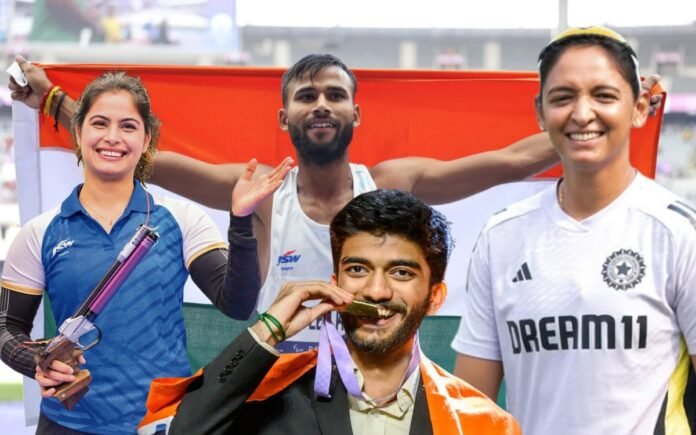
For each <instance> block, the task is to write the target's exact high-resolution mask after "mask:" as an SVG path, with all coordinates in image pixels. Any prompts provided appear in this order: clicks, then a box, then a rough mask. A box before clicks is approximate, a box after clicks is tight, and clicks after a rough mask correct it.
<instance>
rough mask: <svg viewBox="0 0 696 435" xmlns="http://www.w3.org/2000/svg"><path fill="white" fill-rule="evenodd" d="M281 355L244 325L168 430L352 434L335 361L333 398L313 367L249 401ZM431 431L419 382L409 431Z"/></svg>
mask: <svg viewBox="0 0 696 435" xmlns="http://www.w3.org/2000/svg"><path fill="white" fill-rule="evenodd" d="M276 360H277V357H276V356H274V355H272V354H270V353H269V352H268V351H267V350H266V349H264V348H263V347H262V346H261V345H259V344H258V343H257V342H256V341H255V340H254V339H253V337H252V336H251V335H250V334H249V332H248V331H246V330H245V331H244V332H243V333H242V334H240V335H239V336H238V337H237V338H236V339H235V340H234V341H233V342H232V343H230V344H229V345H228V346H227V347H226V348H225V349H224V350H223V351H222V353H221V354H220V355H218V356H217V357H216V358H215V359H214V360H213V361H212V362H211V363H210V364H208V365H207V366H206V367H205V369H204V371H203V376H201V377H200V378H198V379H196V380H195V381H194V382H193V383H192V384H191V385H190V386H189V388H188V392H187V393H186V395H185V396H184V399H183V401H182V402H181V405H180V406H179V410H178V411H177V414H176V417H175V418H174V421H173V422H172V425H171V428H170V431H169V433H170V434H182V435H183V434H186V435H189V434H240V435H242V434H243V435H247V434H250V435H251V434H264V435H265V434H298V435H315V434H316V435H320V434H322V435H353V431H352V428H351V425H350V415H349V405H348V397H347V392H346V389H345V387H344V386H343V383H342V382H340V378H339V376H338V373H337V370H336V369H335V366H334V370H333V373H332V379H331V395H332V397H331V398H330V399H325V398H323V397H317V396H316V394H315V393H314V373H315V370H314V369H312V370H310V371H308V372H307V373H305V374H304V375H303V376H302V377H300V378H299V379H298V380H296V381H295V382H294V383H292V384H291V385H290V386H289V387H287V388H286V389H285V390H283V391H282V392H280V393H279V394H276V395H275V396H273V397H271V398H269V399H267V400H264V401H260V402H249V403H245V400H246V399H247V398H248V397H249V396H250V395H251V394H252V393H253V392H254V390H255V389H256V387H257V386H258V385H259V384H260V383H261V380H262V379H263V377H264V376H265V375H266V373H267V372H268V371H269V370H270V368H271V366H273V364H274V363H275V361H276ZM432 433H433V432H432V426H431V423H430V414H429V412H428V405H427V402H426V396H425V390H424V388H423V383H422V381H420V382H419V385H418V392H417V393H416V400H415V403H414V409H413V418H412V420H411V430H410V434H411V435H430V434H432Z"/></svg>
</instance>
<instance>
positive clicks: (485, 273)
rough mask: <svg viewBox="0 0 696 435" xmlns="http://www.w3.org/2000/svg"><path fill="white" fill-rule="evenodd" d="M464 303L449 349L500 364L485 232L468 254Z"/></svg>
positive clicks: (500, 357) (500, 356)
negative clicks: (469, 259)
mask: <svg viewBox="0 0 696 435" xmlns="http://www.w3.org/2000/svg"><path fill="white" fill-rule="evenodd" d="M464 300H465V303H464V313H463V315H462V319H461V321H460V323H459V330H458V331H457V335H455V337H454V340H453V341H452V348H453V349H454V350H456V351H457V352H459V353H461V354H464V355H469V356H473V357H477V358H483V359H488V360H495V361H500V360H501V359H502V355H501V352H500V344H499V340H498V329H497V325H496V319H495V310H494V307H493V294H492V289H491V274H490V266H489V255H488V242H487V239H486V233H485V229H484V232H483V233H481V235H480V236H479V240H478V242H476V246H475V248H474V252H473V253H472V255H471V261H470V263H469V273H468V278H467V285H466V296H465V298H464Z"/></svg>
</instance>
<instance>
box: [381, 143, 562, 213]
mask: <svg viewBox="0 0 696 435" xmlns="http://www.w3.org/2000/svg"><path fill="white" fill-rule="evenodd" d="M556 163H558V154H556V151H555V150H554V149H553V147H552V146H551V142H550V140H549V138H548V135H547V134H546V133H539V134H535V135H532V136H529V137H526V138H524V139H522V140H520V141H518V142H515V143H513V144H512V145H509V146H507V147H505V148H502V149H499V150H495V151H487V152H483V153H479V154H473V155H470V156H466V157H462V158H459V159H456V160H449V161H443V160H437V159H431V158H425V157H405V158H401V159H394V160H388V161H385V162H383V163H380V164H378V165H377V166H375V167H374V168H373V169H372V176H373V177H374V179H375V182H376V183H377V185H378V186H379V187H382V188H389V189H400V190H405V191H409V192H412V193H413V194H414V195H416V196H417V197H419V198H420V199H422V200H423V201H425V202H427V203H429V204H445V203H448V202H453V201H457V200H459V199H462V198H466V197H467V196H470V195H473V194H475V193H478V192H481V191H483V190H486V189H488V188H490V187H493V186H496V185H498V184H502V183H509V182H512V181H519V180H524V179H525V178H527V177H530V176H532V175H534V174H536V173H538V172H540V171H542V170H544V169H547V168H549V167H551V166H553V165H554V164H556Z"/></svg>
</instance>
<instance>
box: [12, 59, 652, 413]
mask: <svg viewBox="0 0 696 435" xmlns="http://www.w3.org/2000/svg"><path fill="white" fill-rule="evenodd" d="M45 67H46V71H47V73H48V75H49V77H50V78H51V80H52V81H53V82H54V83H56V84H59V85H60V86H61V87H62V88H63V89H64V90H65V91H67V92H68V94H69V95H70V96H72V97H73V98H76V97H77V96H79V94H80V92H81V91H82V89H83V88H84V86H85V85H86V84H87V83H88V82H89V81H90V80H92V79H93V78H95V77H96V76H97V75H99V74H100V73H102V72H104V71H107V70H126V71H128V72H129V73H130V74H133V75H137V76H140V77H141V79H142V80H143V82H144V83H145V85H146V87H147V89H148V91H149V93H150V96H151V99H152V104H153V110H154V112H155V113H156V114H157V115H158V116H159V117H160V119H161V120H162V135H161V139H160V147H159V148H160V149H162V150H169V151H176V152H179V153H183V154H187V155H190V156H193V157H196V158H198V159H202V160H206V161H209V162H218V163H219V162H246V161H248V160H249V159H250V158H252V157H256V158H257V159H258V160H259V161H261V162H263V163H266V164H269V165H275V164H277V163H279V162H280V161H281V160H282V158H283V157H284V156H286V155H294V150H293V148H292V145H291V143H290V141H289V138H288V135H287V134H286V133H285V132H283V131H281V130H280V129H279V128H278V125H277V116H278V109H279V108H280V107H281V106H282V102H281V98H280V77H281V74H282V70H280V69H271V68H222V67H171V66H137V65H118V66H116V65H55V66H54V65H47V66H45ZM355 73H356V75H357V77H358V92H357V95H356V102H357V103H358V104H359V105H360V107H361V113H362V124H361V125H360V127H359V128H357V129H356V131H355V135H354V138H353V143H352V144H351V146H350V151H349V152H350V159H351V161H353V162H357V163H363V164H366V165H368V166H371V165H374V164H376V163H378V162H381V161H383V160H387V159H392V158H398V157H406V156H426V157H434V158H438V159H446V160H449V159H455V158H458V157H462V156H466V155H470V154H474V153H479V152H482V151H487V150H493V149H496V148H500V147H503V146H505V145H508V144H510V143H513V142H515V141H516V140H519V139H520V138H523V137H525V136H528V135H530V134H533V133H536V132H538V130H539V127H538V124H537V122H536V119H535V114H534V106H533V98H534V95H535V94H536V93H537V92H538V89H539V82H538V79H537V75H536V73H531V72H477V71H403V70H399V71H395V70H355ZM661 115H662V112H661V111H660V112H659V115H658V116H655V117H651V118H650V120H649V121H648V123H647V125H646V126H645V127H643V128H642V129H640V130H636V131H634V134H633V137H632V142H631V159H632V162H633V164H634V166H635V167H637V168H638V169H639V170H640V171H641V172H642V173H643V174H645V175H647V176H649V177H654V174H655V161H656V156H657V144H658V137H659V131H660V125H661V120H662V116H661ZM13 123H14V136H15V141H16V156H17V190H18V196H19V202H20V214H21V220H22V222H26V221H27V220H28V219H30V218H32V217H34V216H36V215H37V214H39V213H41V212H42V211H44V210H47V209H49V208H52V207H55V206H57V205H58V204H60V202H61V201H62V200H63V199H64V198H65V197H66V196H67V195H68V194H69V192H70V191H71V189H72V188H73V187H74V186H75V185H76V184H77V183H79V182H80V181H81V169H80V168H79V167H77V165H76V159H75V155H74V152H73V149H74V148H73V145H72V143H71V140H70V135H69V134H68V133H67V132H66V131H65V130H63V129H62V128H60V129H59V132H58V133H56V132H54V131H53V128H52V125H53V119H42V118H41V117H40V116H39V115H38V114H37V113H36V111H35V110H31V109H28V108H27V107H26V106H23V105H22V104H18V103H14V106H13ZM559 175H560V171H559V169H558V168H556V169H554V170H551V171H549V172H547V173H544V174H541V175H539V176H538V177H537V178H535V179H533V180H530V181H525V182H520V183H513V184H508V185H504V186H498V187H495V188H492V189H489V190H488V191H486V192H483V193H480V194H478V195H475V196H473V197H470V198H468V199H466V200H462V201H458V202H456V203H453V204H448V205H444V206H439V207H438V208H440V209H441V210H442V211H443V212H444V213H445V214H446V216H447V217H448V218H449V220H450V221H451V222H452V228H453V236H454V238H455V240H456V249H455V251H454V253H453V255H452V257H451V260H450V265H449V270H448V272H447V276H446V281H447V283H448V287H449V296H448V300H447V303H446V304H445V306H444V308H443V309H442V310H441V314H448V315H459V313H461V311H462V303H463V300H462V296H463V294H464V286H465V282H466V270H467V264H468V257H469V253H470V252H471V250H472V247H473V244H474V242H475V240H476V237H477V235H478V232H479V230H480V229H481V227H482V225H483V223H484V221H485V220H486V218H487V217H488V216H490V215H491V214H492V213H494V212H496V211H498V210H500V209H502V208H503V207H504V206H505V205H506V204H508V203H510V202H513V201H516V200H518V199H522V198H524V197H526V196H529V195H531V194H533V193H535V192H537V191H539V190H540V189H541V188H543V187H545V186H546V185H548V183H551V182H553V180H554V178H555V177H558V176H559ZM151 187H152V189H153V190H158V189H157V188H156V187H154V186H151ZM210 188H215V186H211V187H210ZM165 193H167V194H169V193H168V192H165ZM209 212H210V214H211V215H212V216H213V218H214V220H215V221H216V222H217V223H218V224H219V225H220V229H221V230H223V234H226V232H225V230H226V225H227V220H228V219H227V213H226V212H220V211H213V210H209ZM185 299H186V301H188V302H196V303H207V299H205V298H204V296H203V295H202V293H201V292H200V291H198V290H197V289H196V288H195V286H193V285H192V284H190V283H189V286H188V287H187V290H186V296H185ZM38 317H39V319H37V326H36V327H35V328H34V330H35V331H39V332H38V333H37V334H39V335H41V331H42V330H43V328H42V327H41V326H40V325H39V323H40V319H41V318H42V316H41V315H39V316H38ZM28 384H31V388H35V386H34V383H28ZM28 396H29V394H28ZM32 397H33V398H32V399H30V400H31V402H32V403H31V404H30V405H28V406H27V410H28V411H31V413H29V414H28V420H29V421H30V422H31V421H34V419H35V418H36V413H37V410H38V405H36V401H37V400H38V397H37V395H32Z"/></svg>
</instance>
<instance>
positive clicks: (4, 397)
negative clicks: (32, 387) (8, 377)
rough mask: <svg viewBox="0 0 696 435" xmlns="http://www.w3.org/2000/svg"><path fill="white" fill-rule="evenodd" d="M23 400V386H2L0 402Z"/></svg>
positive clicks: (0, 387) (0, 385)
mask: <svg viewBox="0 0 696 435" xmlns="http://www.w3.org/2000/svg"><path fill="white" fill-rule="evenodd" d="M21 400H22V384H0V402H19V401H21Z"/></svg>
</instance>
